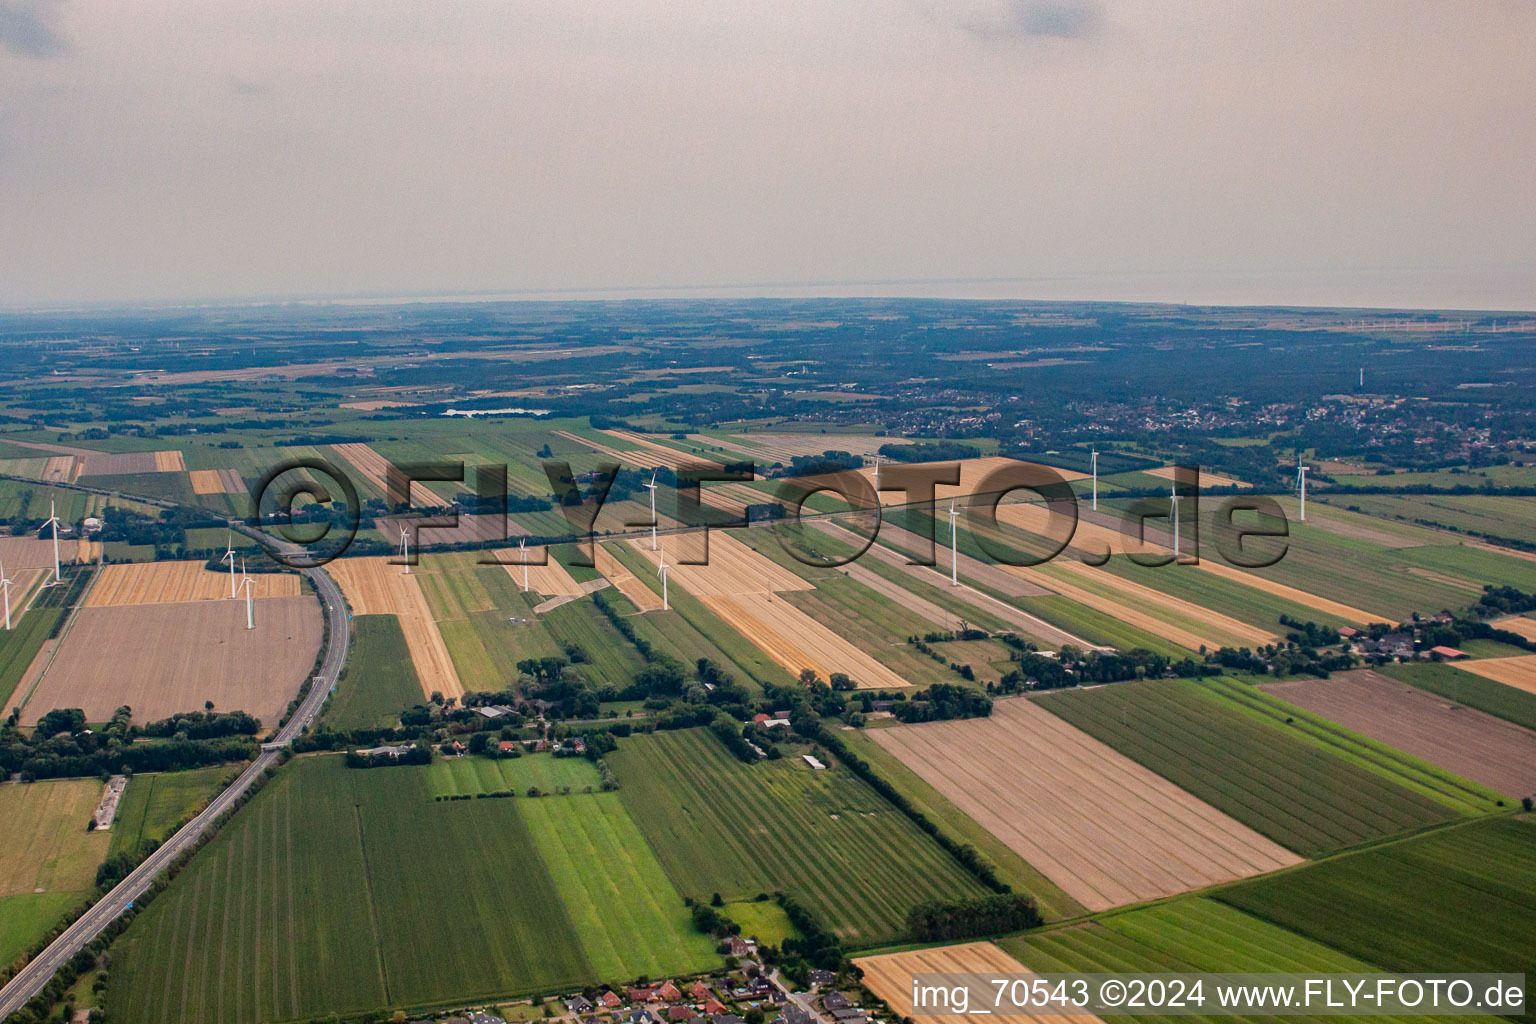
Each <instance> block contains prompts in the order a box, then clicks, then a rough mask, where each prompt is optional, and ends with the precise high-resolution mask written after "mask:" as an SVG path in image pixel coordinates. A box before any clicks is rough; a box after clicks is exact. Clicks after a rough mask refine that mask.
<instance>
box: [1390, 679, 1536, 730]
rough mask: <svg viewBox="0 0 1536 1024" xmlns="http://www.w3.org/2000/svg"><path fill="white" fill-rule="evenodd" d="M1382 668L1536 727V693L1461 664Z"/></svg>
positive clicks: (1423, 687)
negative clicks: (1504, 682)
mask: <svg viewBox="0 0 1536 1024" xmlns="http://www.w3.org/2000/svg"><path fill="white" fill-rule="evenodd" d="M1379 671H1380V672H1381V673H1382V674H1383V675H1386V676H1390V677H1392V678H1393V679H1396V680H1397V681H1398V682H1401V683H1408V684H1409V685H1410V686H1417V687H1418V688H1419V689H1421V690H1428V691H1429V692H1430V693H1434V694H1438V695H1439V696H1441V697H1444V698H1446V699H1447V700H1453V701H1455V702H1456V703H1458V704H1465V705H1466V706H1467V707H1470V708H1477V709H1478V710H1479V711H1486V712H1487V713H1488V714H1490V715H1493V716H1494V717H1496V718H1502V719H1504V720H1505V721H1508V722H1514V723H1515V724H1516V725H1520V726H1524V727H1525V728H1527V729H1531V730H1533V731H1536V694H1532V693H1529V692H1527V691H1525V690H1520V689H1516V688H1515V687H1513V686H1506V685H1505V684H1503V683H1501V682H1496V681H1495V680H1493V679H1490V678H1487V677H1485V676H1483V675H1481V674H1474V673H1472V672H1468V671H1465V670H1463V669H1462V668H1461V667H1460V666H1459V665H1448V664H1444V663H1441V664H1415V665H1383V666H1382V667H1381V668H1380V670H1379Z"/></svg>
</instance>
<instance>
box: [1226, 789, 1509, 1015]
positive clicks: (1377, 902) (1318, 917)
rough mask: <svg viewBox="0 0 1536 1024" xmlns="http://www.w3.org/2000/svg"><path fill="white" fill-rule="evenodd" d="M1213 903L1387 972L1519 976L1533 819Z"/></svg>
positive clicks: (1286, 877)
mask: <svg viewBox="0 0 1536 1024" xmlns="http://www.w3.org/2000/svg"><path fill="white" fill-rule="evenodd" d="M1217 898H1218V899H1220V900H1221V901H1222V902H1224V903H1228V904H1230V905H1232V906H1234V907H1237V908H1238V909H1240V910H1245V911H1247V912H1248V913H1250V914H1253V915H1255V916H1257V917H1260V918H1263V919H1265V920H1267V921H1272V922H1274V923H1275V924H1278V925H1280V926H1282V927H1284V928H1289V929H1291V930H1292V931H1294V932H1297V933H1299V934H1301V935H1305V936H1307V937H1308V938H1311V939H1314V940H1316V941H1318V942H1321V943H1324V944H1325V945H1328V946H1331V947H1332V948H1334V949H1337V950H1340V951H1342V952H1344V953H1347V954H1349V955H1352V956H1357V957H1360V958H1361V959H1363V960H1367V961H1369V962H1370V963H1372V964H1375V965H1377V966H1378V967H1381V968H1383V969H1385V970H1388V971H1404V972H1408V971H1488V972H1506V971H1521V970H1525V969H1526V968H1527V967H1528V966H1529V964H1530V954H1531V950H1532V949H1536V914H1533V913H1532V910H1533V908H1536V819H1533V818H1532V817H1531V816H1530V815H1522V816H1519V817H1507V816H1506V817H1498V818H1490V819H1486V820H1483V821H1476V822H1472V823H1470V824H1467V825H1463V826H1460V827H1456V828H1449V829H1444V830H1441V831H1438V832H1434V833H1431V834H1429V835H1424V836H1418V837H1416V838H1413V839H1407V840H1403V841H1401V842H1397V843H1390V844H1387V845H1385V846H1379V847H1375V848H1373V849H1369V850H1364V851H1362V852H1359V853H1353V854H1349V855H1347V856H1343V857H1337V858H1334V859H1332V860H1328V861H1325V862H1323V863H1321V864H1315V865H1308V866H1307V867H1305V868H1303V869H1301V870H1298V871H1290V872H1286V873H1284V874H1282V875H1277V876H1275V877H1274V878H1266V879H1259V880H1257V881H1254V882H1249V883H1246V884H1244V885H1239V886H1233V887H1231V888H1228V889H1225V890H1223V891H1222V892H1221V893H1220V894H1218V897H1217ZM1529 995H1530V985H1529V982H1528V983H1527V1004H1526V1005H1527V1006H1529V1005H1530V1004H1529ZM1523 1019H1527V1020H1528V1019H1530V1013H1529V1012H1527V1013H1526V1014H1525V1016H1524V1018H1523Z"/></svg>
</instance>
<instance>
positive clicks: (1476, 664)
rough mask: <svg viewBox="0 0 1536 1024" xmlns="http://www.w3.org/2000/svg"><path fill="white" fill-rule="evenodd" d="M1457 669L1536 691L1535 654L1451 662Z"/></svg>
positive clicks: (1528, 690)
mask: <svg viewBox="0 0 1536 1024" xmlns="http://www.w3.org/2000/svg"><path fill="white" fill-rule="evenodd" d="M1452 664H1453V665H1455V666H1456V667H1457V668H1459V669H1464V670H1466V671H1468V672H1472V673H1474V674H1476V675H1480V676H1484V677H1486V678H1488V679H1492V680H1493V681H1494V682H1496V683H1503V684H1504V685H1505V686H1513V687H1514V688H1515V689H1517V690H1524V691H1525V692H1526V693H1536V654H1527V655H1524V656H1523V657H1518V658H1483V659H1481V660H1478V661H1456V662H1452Z"/></svg>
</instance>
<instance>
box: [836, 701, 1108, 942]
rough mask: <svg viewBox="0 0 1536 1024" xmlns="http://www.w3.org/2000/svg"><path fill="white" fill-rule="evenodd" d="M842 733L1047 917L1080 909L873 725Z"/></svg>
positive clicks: (853, 748)
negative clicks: (880, 738) (882, 740)
mask: <svg viewBox="0 0 1536 1024" xmlns="http://www.w3.org/2000/svg"><path fill="white" fill-rule="evenodd" d="M840 735H841V739H842V741H843V742H844V743H846V744H848V748H849V750H851V751H852V752H853V753H854V754H855V755H856V756H858V757H861V758H863V759H864V760H865V761H867V762H869V764H870V765H871V766H872V767H873V768H874V769H875V771H876V772H877V773H878V774H879V776H880V777H881V778H882V779H884V780H885V781H886V782H888V783H890V784H891V785H892V786H893V787H895V789H896V791H897V792H898V793H900V794H901V795H902V796H904V797H906V798H907V799H908V800H910V801H911V802H912V806H913V807H915V808H917V810H919V811H921V812H922V813H923V814H924V815H925V816H926V817H927V818H928V819H929V820H930V821H933V822H934V823H936V824H937V825H938V826H939V827H940V828H941V829H943V830H944V831H945V833H947V834H948V835H950V836H952V837H954V839H955V840H956V841H958V842H961V843H969V844H970V845H971V846H974V847H975V848H976V849H977V851H978V852H979V853H980V854H981V855H982V856H983V857H985V858H986V860H987V862H988V863H990V864H991V865H992V867H993V868H994V869H995V870H996V871H997V877H998V878H1000V879H1001V880H1002V881H1003V882H1005V883H1007V885H1008V887H1009V888H1011V889H1013V890H1014V891H1015V892H1023V893H1028V894H1029V895H1030V896H1033V897H1034V899H1035V904H1036V905H1037V906H1038V907H1039V908H1040V915H1041V917H1043V918H1044V919H1045V920H1047V921H1055V920H1060V919H1062V918H1067V917H1077V916H1078V915H1079V914H1082V913H1084V907H1083V905H1082V904H1081V903H1079V902H1077V901H1076V900H1074V899H1073V898H1072V897H1071V896H1068V895H1067V894H1066V893H1065V892H1063V891H1062V890H1061V889H1060V888H1059V887H1058V886H1057V885H1056V884H1055V883H1054V882H1052V881H1051V880H1050V879H1048V878H1046V877H1045V876H1044V875H1043V874H1041V873H1040V872H1039V871H1037V870H1035V869H1034V868H1033V867H1031V866H1030V865H1029V863H1028V862H1026V861H1025V860H1024V858H1022V857H1020V856H1019V855H1018V854H1017V853H1015V852H1014V851H1013V850H1012V849H1011V848H1009V847H1008V845H1007V844H1006V843H1004V842H1003V841H1002V840H1001V839H999V838H998V837H997V836H994V835H993V834H992V833H991V832H988V831H987V830H986V829H985V828H983V827H982V826H981V825H980V824H978V823H977V822H976V820H975V819H973V818H972V817H970V816H969V815H968V814H966V813H965V812H964V811H962V810H961V809H960V808H958V807H956V806H955V805H954V803H953V802H951V801H950V799H949V798H948V797H946V796H945V795H944V794H943V793H941V792H939V791H938V790H937V789H935V788H934V787H933V786H932V785H930V784H929V783H928V782H927V781H926V780H925V779H924V778H923V777H922V776H920V775H918V774H917V773H916V772H914V771H913V770H912V769H911V768H908V767H907V766H906V765H905V764H903V763H902V762H901V760H900V759H899V758H898V757H896V755H895V754H893V753H891V752H890V751H888V750H886V749H885V747H883V746H882V745H880V744H879V743H877V742H875V740H874V739H872V738H871V737H873V736H874V735H875V731H872V730H863V729H853V730H849V731H847V732H844V733H841V734H840Z"/></svg>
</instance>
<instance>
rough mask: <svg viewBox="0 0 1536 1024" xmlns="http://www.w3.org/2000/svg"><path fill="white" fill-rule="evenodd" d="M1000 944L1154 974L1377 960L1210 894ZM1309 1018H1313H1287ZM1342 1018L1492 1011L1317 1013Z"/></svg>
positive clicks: (1261, 970) (1034, 961)
mask: <svg viewBox="0 0 1536 1024" xmlns="http://www.w3.org/2000/svg"><path fill="white" fill-rule="evenodd" d="M998 945H1000V946H1002V947H1003V948H1004V949H1005V950H1007V951H1008V952H1009V953H1011V954H1013V955H1014V956H1015V957H1017V958H1018V959H1019V961H1020V962H1022V963H1023V964H1024V965H1025V966H1026V967H1028V968H1029V969H1030V970H1034V971H1065V972H1077V971H1083V972H1132V971H1135V972H1150V973H1173V972H1195V971H1215V972H1223V973H1229V972H1231V973H1235V972H1245V973H1254V974H1269V973H1285V972H1290V973H1319V974H1331V973H1338V972H1345V971H1351V972H1353V971H1359V972H1376V971H1379V970H1380V966H1379V965H1377V964H1372V963H1367V962H1365V961H1363V960H1360V959H1356V958H1355V957H1352V956H1349V955H1347V954H1345V953H1341V952H1339V951H1338V950H1337V949H1331V948H1329V946H1327V945H1325V944H1323V943H1320V942H1317V941H1315V940H1313V939H1309V938H1305V937H1303V936H1301V935H1298V934H1296V933H1295V932H1291V931H1287V930H1286V929H1284V928H1281V927H1278V926H1276V925H1274V924H1271V923H1269V922H1268V921H1264V920H1261V919H1260V918H1257V917H1254V916H1252V915H1249V914H1245V913H1243V912H1241V911H1239V910H1236V909H1234V908H1232V907H1229V906H1226V905H1225V904H1222V903H1218V902H1216V901H1215V900H1211V899H1202V898H1190V899H1181V900H1175V901H1172V902H1170V903H1164V904H1160V905H1158V906H1155V907H1146V908H1144V909H1140V910H1132V911H1129V912H1127V913H1123V914H1112V915H1109V916H1106V917H1103V918H1101V919H1100V920H1098V921H1096V922H1093V923H1090V924H1082V925H1077V926H1074V927H1069V928H1057V929H1053V930H1050V931H1045V932H1036V933H1034V934H1032V935H1020V936H1015V937H1012V938H1007V939H1002V940H1000V941H999V943H998ZM1104 1019H1105V1020H1107V1021H1131V1020H1136V1021H1163V1020H1170V1021H1171V1020H1185V1021H1202V1022H1212V1024H1214V1022H1225V1021H1233V1020H1240V1021H1255V1022H1256V1021H1263V1020H1274V1019H1275V1018H1273V1017H1243V1016H1236V1015H1198V1014H1181V1015H1179V1016H1178V1017H1172V1016H1168V1017H1164V1016H1160V1015H1154V1014H1138V1015H1135V1016H1124V1015H1113V1016H1106V1017H1105V1018H1104ZM1287 1019H1307V1018H1287ZM1315 1019H1327V1020H1333V1021H1339V1022H1341V1024H1364V1022H1366V1021H1379V1022H1382V1024H1387V1022H1388V1021H1391V1022H1393V1024H1410V1022H1413V1021H1449V1020H1453V1019H1454V1020H1463V1021H1472V1020H1479V1021H1482V1022H1486V1024H1492V1022H1493V1021H1495V1020H1497V1018H1493V1017H1481V1018H1472V1017H1456V1018H1449V1017H1440V1018H1436V1017H1386V1016H1363V1015H1362V1016H1349V1015H1337V1016H1329V1017H1327V1018H1315Z"/></svg>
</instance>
